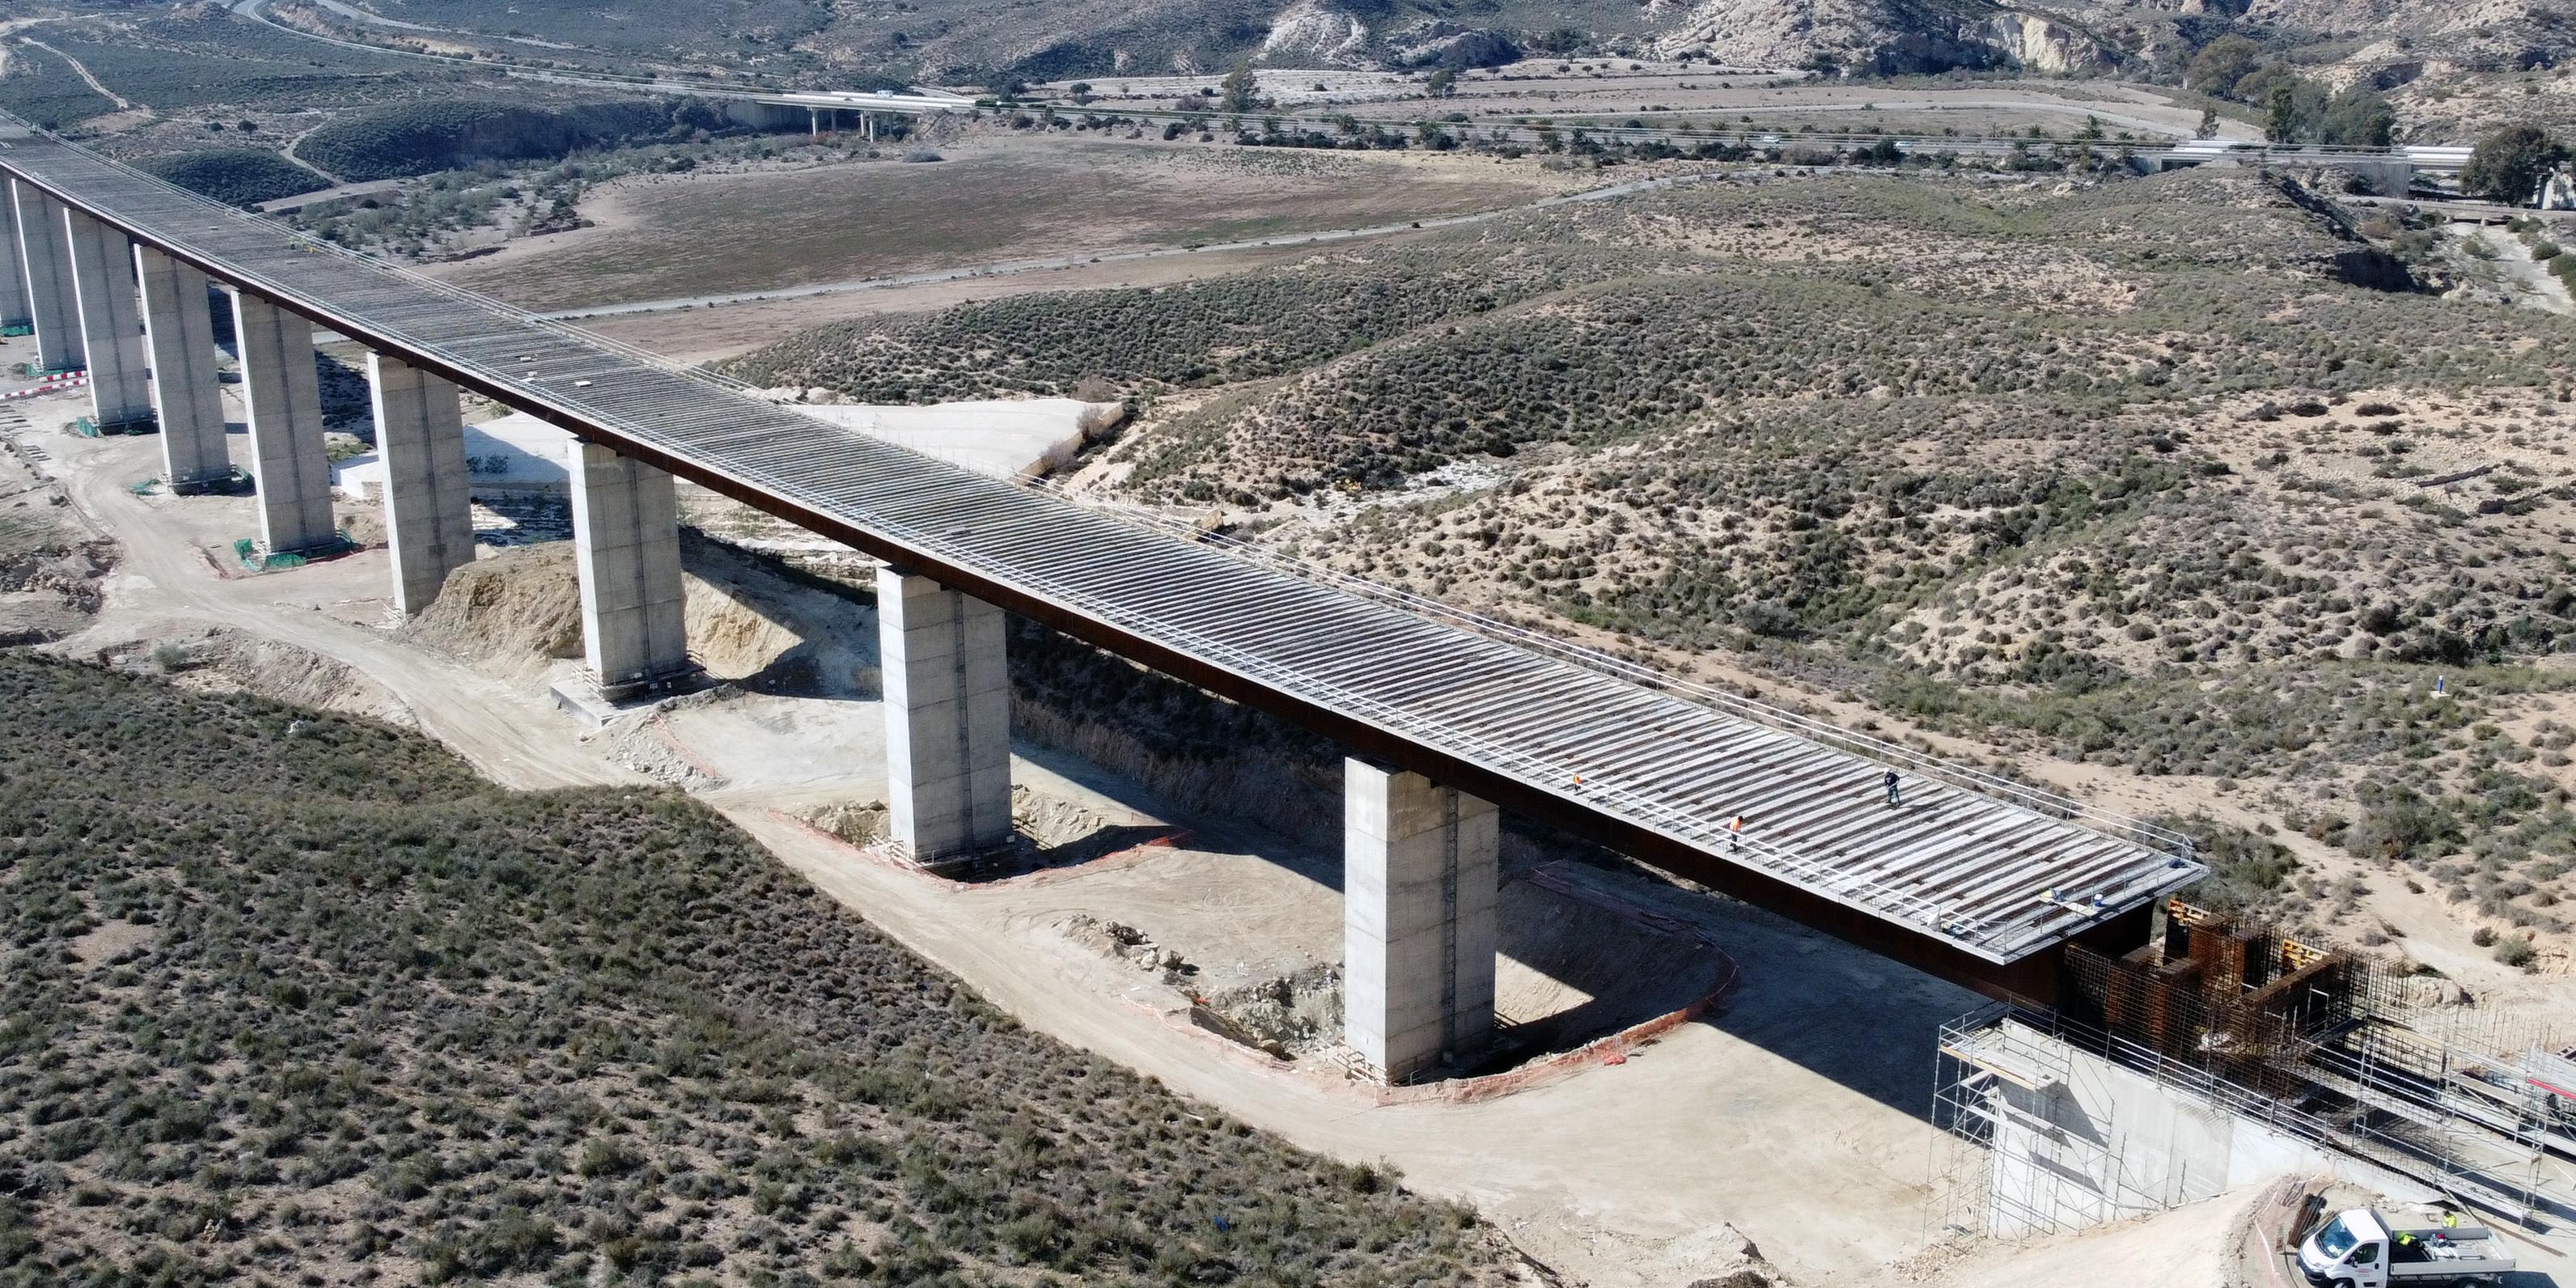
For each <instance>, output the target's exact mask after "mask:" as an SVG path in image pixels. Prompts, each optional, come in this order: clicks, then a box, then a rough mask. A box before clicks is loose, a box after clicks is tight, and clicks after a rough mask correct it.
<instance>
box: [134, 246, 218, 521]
mask: <svg viewBox="0 0 2576 1288" xmlns="http://www.w3.org/2000/svg"><path fill="white" fill-rule="evenodd" d="M134 272H135V278H136V280H137V281H138V282H139V283H140V284H141V285H142V289H143V348H144V353H145V355H146V356H147V357H148V358H149V359H150V361H151V364H152V410H153V415H154V416H155V417H156V418H157V419H159V420H160V422H161V468H162V476H161V477H162V481H164V482H166V483H168V484H169V485H170V486H171V488H172V489H174V490H178V491H186V490H189V489H192V488H199V487H203V486H205V485H206V484H208V483H213V482H216V481H219V480H222V479H225V478H229V477H231V475H232V472H233V467H232V461H231V459H230V457H229V455H228V454H227V452H226V449H225V446H224V401H223V393H222V391H221V389H220V388H218V386H217V381H216V378H215V315H214V310H213V309H211V308H209V307H208V305H207V302H206V301H207V297H206V275H205V274H204V273H201V272H198V271H197V270H196V268H195V267H194V266H192V265H188V264H183V263H180V262H179V261H178V260H175V259H172V258H170V257H169V256H167V255H164V254H162V253H161V252H159V251H157V250H154V249H152V248H151V247H149V246H137V247H135V248H134Z"/></svg>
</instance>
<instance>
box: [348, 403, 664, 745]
mask: <svg viewBox="0 0 2576 1288" xmlns="http://www.w3.org/2000/svg"><path fill="white" fill-rule="evenodd" d="M567 459H568V464H569V465H570V466H571V475H572V479H571V482H572V532H573V542H574V544H575V547H576V549H577V551H578V553H577V555H576V558H575V560H574V562H575V563H576V564H578V565H579V567H580V570H581V638H582V649H583V653H584V655H585V656H586V657H587V658H588V659H589V662H590V674H591V678H592V679H593V680H594V681H595V682H596V683H597V684H598V685H599V691H600V693H601V695H602V696H603V697H605V698H607V699H609V700H611V701H615V700H618V699H622V698H625V697H628V696H631V695H634V694H638V693H643V692H649V691H650V690H652V689H654V688H656V687H659V686H662V685H667V684H671V683H674V682H677V681H679V680H681V679H682V678H684V677H687V676H689V675H691V674H692V673H693V668H692V667H691V666H690V663H689V635H688V620H687V615H686V612H685V608H686V599H685V594H686V592H685V591H684V590H683V589H682V587H681V584H680V499H679V492H678V489H677V487H676V486H675V485H674V484H673V482H672V480H671V476H670V475H668V474H665V473H663V472H662V471H660V470H657V469H655V468H653V467H652V466H650V465H646V464H644V463H643V462H642V461H637V460H632V459H629V458H627V457H624V456H620V455H618V454H617V453H616V452H614V451H612V450H610V449H609V448H606V447H601V446H599V445H598V444H595V443H574V444H573V445H572V451H571V453H570V455H569V457H568V458H567ZM390 490H391V489H390V487H389V488H388V491H390Z"/></svg>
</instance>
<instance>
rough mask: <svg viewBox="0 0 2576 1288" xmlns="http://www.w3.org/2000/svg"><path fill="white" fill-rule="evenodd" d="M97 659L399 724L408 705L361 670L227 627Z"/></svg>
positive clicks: (184, 684) (198, 685) (406, 721)
mask: <svg viewBox="0 0 2576 1288" xmlns="http://www.w3.org/2000/svg"><path fill="white" fill-rule="evenodd" d="M99 660H100V661H102V662H106V663H109V664H111V665H114V666H118V667H122V668H125V669H128V670H134V671H140V672H145V673H151V674H159V675H164V676H167V677H168V678H169V680H170V682H171V683H172V684H175V685H177V686H179V687H180V688H183V689H194V690H197V691H198V692H201V693H248V694H253V695H255V696H258V697H263V698H269V699H273V700H275V701H279V702H291V703H294V704H295V705H297V706H304V707H317V708H320V709H321V710H324V711H338V712H345V713H347V714H350V715H360V716H368V717H372V718H374V719H377V720H382V721H385V722H387V723H389V724H395V725H401V726H403V727H405V728H412V727H415V726H416V725H417V724H418V723H419V722H418V721H417V720H416V719H415V718H414V717H413V715H412V712H411V708H409V707H408V706H405V705H404V704H403V701H402V699H401V698H398V697H396V696H394V694H393V692H392V691H391V690H389V689H387V688H385V687H384V686H383V685H381V684H378V683H376V682H375V681H374V680H372V679H369V678H368V677H367V675H366V673H365V672H363V671H360V670H358V669H357V668H355V667H352V666H349V665H346V664H345V663H341V662H337V661H334V660H332V659H331V658H327V657H324V656H322V655H321V654H319V653H315V652H312V651H311V650H308V649H302V648H298V647H296V646H295V645H292V644H288V643H284V642H281V641H278V640H273V639H268V638H266V637H264V636H259V635H254V634H251V633H250V632H247V631H241V630H235V629H233V628H231V627H208V628H206V630H205V632H204V633H203V634H201V635H198V636H196V637H194V638H190V639H173V640H162V641H157V642H148V641H143V640H136V641H133V642H131V643H127V644H123V645H120V646H117V647H115V648H112V649H108V650H106V651H104V652H102V653H101V654H100V656H99Z"/></svg>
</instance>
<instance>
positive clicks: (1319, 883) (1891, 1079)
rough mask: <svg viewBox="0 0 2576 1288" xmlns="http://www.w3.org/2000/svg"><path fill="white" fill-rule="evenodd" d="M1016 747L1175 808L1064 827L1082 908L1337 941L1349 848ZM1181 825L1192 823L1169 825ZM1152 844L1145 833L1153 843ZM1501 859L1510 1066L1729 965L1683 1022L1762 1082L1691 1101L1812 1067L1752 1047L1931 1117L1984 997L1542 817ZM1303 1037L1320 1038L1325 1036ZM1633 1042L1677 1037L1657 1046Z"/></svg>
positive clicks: (1707, 980) (1655, 1007)
mask: <svg viewBox="0 0 2576 1288" xmlns="http://www.w3.org/2000/svg"><path fill="white" fill-rule="evenodd" d="M1020 754H1021V755H1022V757H1023V758H1024V759H1026V760H1029V761H1032V762H1034V763H1036V764H1038V765H1040V766H1042V767H1043V768H1045V769H1047V770H1050V771H1052V772H1054V773H1057V774H1060V775H1062V776H1063V777H1064V778H1066V779H1069V780H1071V781H1072V782H1073V783H1074V784H1076V785H1077V786H1079V787H1081V788H1084V789H1087V790H1088V791H1092V792H1097V793H1099V794H1100V795H1101V796H1103V797H1106V798H1108V799H1109V800H1110V801H1113V802H1116V803H1117V804H1118V805H1120V806H1122V807H1124V808H1126V809H1131V810H1134V811H1135V812H1136V813H1137V814H1140V815H1143V816H1146V817H1149V818H1154V819H1158V820H1170V823H1169V825H1154V826H1142V827H1139V826H1109V827H1103V828H1101V829H1099V831H1098V832H1097V833H1096V838H1086V839H1084V840H1082V841H1079V842H1076V841H1059V842H1058V843H1057V844H1056V845H1053V846H1051V847H1049V848H1048V850H1047V851H1046V852H1047V853H1050V854H1051V855H1053V856H1055V857H1056V858H1057V859H1059V860H1060V861H1059V862H1058V864H1057V866H1058V867H1059V868H1060V869H1061V870H1062V875H1061V876H1057V877H1050V878H1049V880H1050V881H1060V882H1061V883H1062V884H1061V886H1055V887H1050V888H1051V889H1062V890H1063V891H1064V893H1065V904H1066V907H1067V908H1068V909H1072V908H1077V907H1079V908H1082V909H1085V910H1089V911H1094V912H1095V913H1099V914H1101V915H1106V916H1110V917H1112V918H1113V919H1116V920H1120V921H1123V922H1125V923H1127V924H1129V925H1133V926H1135V927H1137V928H1139V929H1140V930H1142V931H1144V932H1146V933H1148V934H1149V935H1151V936H1152V937H1153V939H1154V940H1155V941H1156V942H1157V943H1159V944H1161V945H1164V946H1166V947H1169V948H1172V949H1173V950H1175V951H1177V952H1179V953H1180V954H1181V955H1182V956H1183V957H1184V958H1186V959H1188V960H1189V961H1191V962H1197V963H1229V962H1240V961H1245V960H1254V961H1258V960H1260V959H1262V958H1264V957H1265V956H1269V957H1279V956H1287V957H1296V956H1298V955H1300V954H1302V955H1303V956H1304V957H1306V958H1308V959H1310V960H1313V961H1319V962H1330V963H1338V962H1339V961H1340V960H1341V955H1342V953H1341V941H1340V919H1341V904H1340V895H1341V889H1342V875H1343V874H1342V864H1341V859H1340V855H1339V854H1338V853H1333V852H1329V851H1327V850H1325V849H1324V848H1323V847H1319V846H1315V845H1311V844H1303V843H1299V842H1296V841H1293V840H1290V839H1288V838H1285V837H1282V836H1280V835H1279V834H1277V833H1275V832H1272V831H1269V830H1267V829H1264V828H1261V827H1259V826H1256V825H1252V824H1247V823H1244V822H1241V821H1229V820H1221V819H1209V818H1205V817H1204V816H1200V817H1191V816H1189V815H1187V814H1185V813H1183V812H1182V811H1179V810H1177V809H1176V808H1175V807H1173V806H1172V804H1171V803H1170V802H1168V801H1166V800H1163V799H1162V798H1160V797H1159V796H1157V795H1156V794H1155V793H1153V792H1152V791H1150V790H1148V789H1146V788H1144V787H1141V786H1139V785H1137V784H1135V783H1133V782H1131V781H1129V780H1127V779H1125V778H1122V777H1120V776H1118V775H1115V774H1112V773H1110V772H1108V771H1106V770H1102V769H1100V768H1099V767H1097V766H1095V765H1091V764H1089V763H1087V762H1084V761H1081V760H1079V759H1077V758H1075V757H1072V756H1070V755H1067V754H1064V753H1060V752H1053V751H1048V750H1045V749H1039V748H1029V747H1022V748H1020ZM1175 829H1178V830H1179V831H1180V836H1179V838H1178V841H1177V843H1172V844H1165V843H1164V842H1165V838H1166V837H1167V836H1169V835H1170V834H1171V833H1172V832H1173V831H1174V830H1175ZM1140 844H1141V845H1144V846H1145V847H1146V849H1144V850H1137V849H1136V848H1135V847H1136V846H1138V845H1140ZM1110 855H1123V856H1124V857H1123V858H1122V859H1121V861H1120V863H1119V864H1118V865H1117V866H1118V867H1120V869H1121V872H1120V874H1119V875H1118V876H1116V877H1114V878H1113V877H1110V876H1108V875H1107V874H1106V873H1105V872H1104V873H1102V874H1101V879H1100V880H1099V882H1098V883H1097V884H1096V885H1092V884H1091V883H1090V876H1091V874H1090V873H1088V872H1086V870H1085V869H1084V867H1083V865H1085V864H1089V863H1092V862H1094V861H1095V860H1097V859H1099V858H1103V857H1107V856H1110ZM1103 866H1104V867H1106V866H1109V865H1103ZM1503 877H1504V880H1503V885H1502V888H1501V890H1500V892H1499V893H1500V902H1499V916H1498V926H1497V929H1498V932H1499V938H1500V941H1501V942H1500V946H1499V952H1498V958H1497V962H1496V990H1495V991H1496V1013H1497V1020H1498V1041H1497V1050H1496V1052H1495V1054H1494V1056H1493V1057H1492V1058H1491V1059H1489V1060H1487V1061H1484V1062H1482V1063H1481V1064H1479V1065H1478V1066H1477V1067H1476V1068H1474V1069H1472V1070H1469V1071H1468V1072H1473V1073H1477V1074H1486V1073H1497V1072H1504V1071H1508V1070H1510V1069H1512V1068H1517V1067H1521V1066H1523V1065H1525V1064H1527V1063H1528V1062H1530V1061H1533V1060H1539V1059H1545V1058H1547V1057H1550V1056H1553V1055H1558V1054H1561V1053H1564V1052H1568V1051H1572V1050H1575V1049H1576V1048H1579V1047H1581V1046H1583V1045H1584V1044H1586V1043H1588V1042H1591V1041H1593V1040H1595V1039H1598V1038H1601V1037H1604V1036H1607V1035H1610V1034H1615V1033H1619V1032H1622V1031H1624V1030H1628V1029H1630V1028H1632V1027H1634V1026H1637V1025H1641V1024H1646V1023H1648V1022H1650V1021H1654V1020H1657V1019H1659V1018H1661V1017H1665V1016H1669V1015H1671V1014H1672V1013H1674V1012H1676V1011H1679V1010H1682V1009H1683V1008H1685V1007H1689V1006H1692V1005H1693V1004H1694V1003H1703V1002H1705V1000H1706V999H1707V998H1708V997H1709V995H1710V994H1711V992H1712V991H1714V990H1716V989H1718V988H1719V987H1720V986H1721V985H1724V986H1725V991H1724V992H1723V994H1722V995H1721V996H1720V997H1719V998H1718V1000H1717V1001H1716V1002H1715V1003H1714V1004H1713V1005H1706V1006H1705V1007H1704V1009H1702V1010H1701V1012H1700V1013H1699V1014H1698V1015H1696V1016H1695V1017H1693V1018H1691V1019H1689V1020H1687V1021H1685V1023H1686V1024H1688V1025H1693V1026H1697V1027H1700V1028H1704V1029H1708V1030H1713V1031H1715V1032H1717V1033H1720V1034H1723V1035H1725V1036H1726V1037H1727V1038H1730V1039H1733V1040H1734V1041H1737V1042H1740V1043H1743V1044H1744V1045H1745V1047H1746V1048H1748V1049H1749V1050H1747V1051H1746V1052H1743V1053H1740V1054H1739V1055H1738V1056H1733V1057H1728V1058H1729V1059H1730V1061H1731V1062H1739V1063H1741V1065H1742V1066H1743V1067H1745V1068H1746V1069H1747V1071H1748V1077H1747V1082H1746V1085H1745V1087H1744V1090H1743V1094H1742V1095H1740V1096H1738V1097H1736V1098H1734V1099H1733V1100H1731V1101H1729V1102H1728V1103H1726V1104H1720V1105H1710V1106H1700V1107H1695V1108H1694V1110H1693V1112H1709V1113H1716V1114H1721V1115H1748V1116H1758V1115H1762V1114H1766V1113H1770V1112H1774V1111H1775V1110H1776V1109H1777V1108H1778V1102H1777V1100H1776V1099H1775V1097H1774V1096H1773V1095H1772V1093H1771V1091H1770V1090H1769V1089H1767V1088H1766V1086H1765V1085H1763V1084H1764V1083H1766V1082H1768V1081H1771V1080H1774V1079H1777V1080H1780V1081H1784V1082H1796V1081H1798V1079H1796V1078H1794V1077H1792V1076H1790V1075H1789V1073H1788V1070H1787V1069H1784V1068H1781V1067H1780V1065H1776V1064H1766V1062H1765V1061H1763V1060H1761V1059H1758V1058H1751V1057H1752V1053H1753V1052H1759V1053H1760V1054H1761V1055H1764V1056H1768V1057H1771V1058H1772V1059H1774V1060H1776V1061H1778V1062H1781V1063H1782V1064H1785V1065H1786V1066H1790V1067H1794V1069H1796V1070H1798V1071H1801V1072H1803V1073H1805V1074H1811V1075H1814V1076H1815V1077H1817V1078H1821V1079H1823V1080H1825V1081H1828V1082H1830V1083H1833V1084H1837V1085H1838V1086H1840V1087H1841V1088H1843V1089H1846V1090H1848V1091H1850V1092H1852V1093H1856V1094H1857V1095H1859V1096H1862V1097H1866V1098H1867V1099H1869V1100H1871V1101H1875V1102H1877V1103H1878V1104H1880V1105H1882V1106H1885V1107H1887V1108H1889V1109H1893V1110H1896V1111H1899V1112H1901V1113H1903V1114H1905V1115H1907V1116H1910V1117H1913V1118H1917V1119H1920V1118H1924V1117H1926V1116H1928V1113H1929V1109H1930V1104H1931V1090H1932V1074H1933V1051H1934V1044H1935V1040H1936V1038H1937V1036H1938V1034H1939V1031H1940V1026H1941V1025H1942V1024H1943V1023H1944V1022H1946V1021H1948V1020H1950V1019H1952V1018H1954V1017H1956V1016H1958V1015H1960V1014H1962V1013H1965V1012H1967V1011H1970V1010H1973V1009H1975V1008H1976V1007H1977V1006H1978V1005H1979V1004H1980V1003H1981V1002H1982V1000H1983V999H1982V998H1980V997H1979V996H1977V995H1976V994H1974V993H1971V992H1969V991H1968V990H1966V989H1963V988H1960V987H1957V986H1955V985H1952V984H1949V983H1947V982H1945V981H1942V980H1939V979H1935V978H1933V977H1931V976H1928V975H1925V974H1923V973H1922V972H1920V971H1917V970H1915V969H1913V968H1912V967H1909V966H1906V965H1903V964H1901V963H1898V962H1896V961H1893V960H1890V959H1888V958H1884V957H1880V956H1878V955H1876V954H1874V953H1870V952H1868V951H1866V950H1864V949H1860V948H1855V947H1853V946H1851V945H1848V944H1845V943H1843V942H1841V941H1840V940H1836V939H1833V938H1831V937H1829V936H1826V935H1824V934H1822V933H1819V932H1817V931H1813V930H1809V929H1807V928H1806V927H1804V926H1800V925H1798V924H1796V923H1794V922H1791V921H1788V920H1787V919H1785V918H1782V917H1779V916H1776V915H1774V914H1771V913H1769V912H1765V911H1763V910H1762V909H1759V908H1755V907H1752V906H1750V905H1747V904H1742V903H1737V902H1734V901H1731V900H1727V899H1724V898H1721V897H1719V896H1715V895H1710V894H1705V893H1700V892H1698V891H1695V890H1692V889H1688V888H1685V887H1683V886H1681V885H1679V884H1676V883H1674V882H1672V881H1670V880H1669V879H1666V878H1664V877H1662V876H1661V875H1660V874H1656V873H1653V872H1651V871H1648V870H1645V869H1642V868H1640V867H1639V866H1637V865H1635V864H1632V863H1629V862H1628V861H1626V860H1624V859H1621V858H1618V857H1617V856H1611V855H1604V854H1601V853H1600V852H1599V851H1597V850H1595V849H1593V848H1592V847H1588V846H1584V845H1582V844H1580V843H1578V842H1572V841H1569V840H1567V839H1565V838H1562V837H1560V836H1556V835H1554V834H1552V833H1548V832H1545V831H1542V830H1538V829H1528V828H1523V827H1520V826H1517V825H1516V826H1513V827H1511V828H1509V829H1508V830H1507V831H1506V834H1505V841H1504V858H1503ZM1087 887H1088V888H1087ZM1247 908H1251V909H1258V910H1260V911H1259V912H1258V913H1257V914H1247V913H1246V912H1245V911H1244V910H1245V909H1247ZM1730 981H1731V982H1730ZM1227 982H1229V981H1228V980H1226V979H1222V978H1213V979H1207V980H1205V981H1204V982H1203V987H1202V988H1201V990H1200V991H1203V992H1204V993H1206V994H1207V995H1209V996H1210V997H1211V998H1212V999H1214V998H1215V997H1216V995H1217V994H1219V993H1220V992H1221V991H1223V989H1222V986H1223V985H1224V984H1226V983H1227ZM1251 982H1253V983H1259V982H1260V981H1258V980H1256V981H1251ZM1338 1009H1339V1002H1338V998H1337V997H1336V998H1335V999H1334V1000H1333V1002H1332V1010H1333V1012H1334V1013H1335V1014H1338ZM1237 1018H1240V1017H1237ZM1253 1027H1255V1028H1256V1029H1257V1028H1258V1026H1257V1025H1255V1026H1253ZM1256 1036H1258V1034H1256ZM1327 1036H1329V1035H1327ZM1291 1045H1292V1047H1293V1046H1294V1045H1295V1044H1291ZM1307 1049H1308V1054H1310V1055H1311V1054H1312V1053H1313V1044H1309V1045H1308V1048H1307ZM1301 1058H1302V1057H1301ZM1635 1058H1639V1059H1658V1058H1663V1057H1662V1056H1661V1055H1658V1054H1657V1052H1656V1049H1655V1048H1654V1047H1651V1046H1650V1047H1647V1048H1644V1049H1643V1050H1642V1051H1640V1052H1638V1053H1636V1056H1635Z"/></svg>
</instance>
